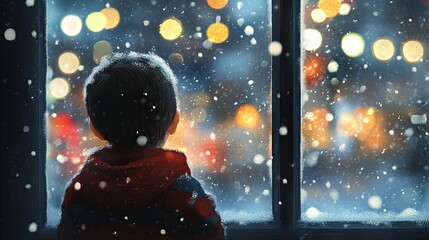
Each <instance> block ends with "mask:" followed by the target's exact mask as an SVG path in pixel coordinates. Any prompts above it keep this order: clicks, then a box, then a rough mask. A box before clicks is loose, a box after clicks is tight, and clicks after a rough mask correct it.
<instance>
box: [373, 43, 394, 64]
mask: <svg viewBox="0 0 429 240" xmlns="http://www.w3.org/2000/svg"><path fill="white" fill-rule="evenodd" d="M372 54H374V57H375V58H377V59H378V60H380V61H389V60H390V59H392V57H393V55H394V54H395V46H394V45H393V43H392V41H390V40H389V39H384V38H382V39H379V40H377V41H375V42H374V44H373V45H372Z"/></svg>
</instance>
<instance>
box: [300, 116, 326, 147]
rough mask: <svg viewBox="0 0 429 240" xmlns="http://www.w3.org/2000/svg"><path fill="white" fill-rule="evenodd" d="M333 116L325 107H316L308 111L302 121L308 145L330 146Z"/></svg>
mask: <svg viewBox="0 0 429 240" xmlns="http://www.w3.org/2000/svg"><path fill="white" fill-rule="evenodd" d="M331 116H332V114H331V113H329V111H328V110H326V109H324V108H315V109H311V110H310V111H308V112H307V113H306V114H305V116H304V118H303V121H302V134H303V137H304V141H305V144H306V145H307V147H313V148H328V147H329V146H330V144H331V133H330V132H329V130H328V129H329V128H328V125H329V122H330V121H329V120H330V117H331Z"/></svg>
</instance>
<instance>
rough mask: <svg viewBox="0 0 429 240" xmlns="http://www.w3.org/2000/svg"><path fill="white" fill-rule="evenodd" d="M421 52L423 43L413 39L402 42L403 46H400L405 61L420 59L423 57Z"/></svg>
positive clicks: (412, 61) (410, 61)
mask: <svg viewBox="0 0 429 240" xmlns="http://www.w3.org/2000/svg"><path fill="white" fill-rule="evenodd" d="M423 53H424V48H423V45H422V44H421V43H420V42H418V41H415V40H411V41H408V42H406V43H404V46H403V47H402V55H403V56H404V58H405V61H407V62H409V63H415V62H418V61H420V59H421V58H422V57H423Z"/></svg>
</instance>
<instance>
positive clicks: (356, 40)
mask: <svg viewBox="0 0 429 240" xmlns="http://www.w3.org/2000/svg"><path fill="white" fill-rule="evenodd" d="M341 49H342V50H343V51H344V53H345V54H346V55H347V56H349V57H358V56H360V55H362V53H363V51H364V50H365V41H364V40H363V37H362V35H360V34H359V33H347V34H346V35H344V37H343V38H342V39H341Z"/></svg>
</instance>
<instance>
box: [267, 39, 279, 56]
mask: <svg viewBox="0 0 429 240" xmlns="http://www.w3.org/2000/svg"><path fill="white" fill-rule="evenodd" d="M282 50H283V46H282V44H281V43H279V42H277V41H272V42H271V43H270V44H269V45H268V52H269V53H270V54H271V55H273V56H278V55H280V54H281V53H282Z"/></svg>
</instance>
